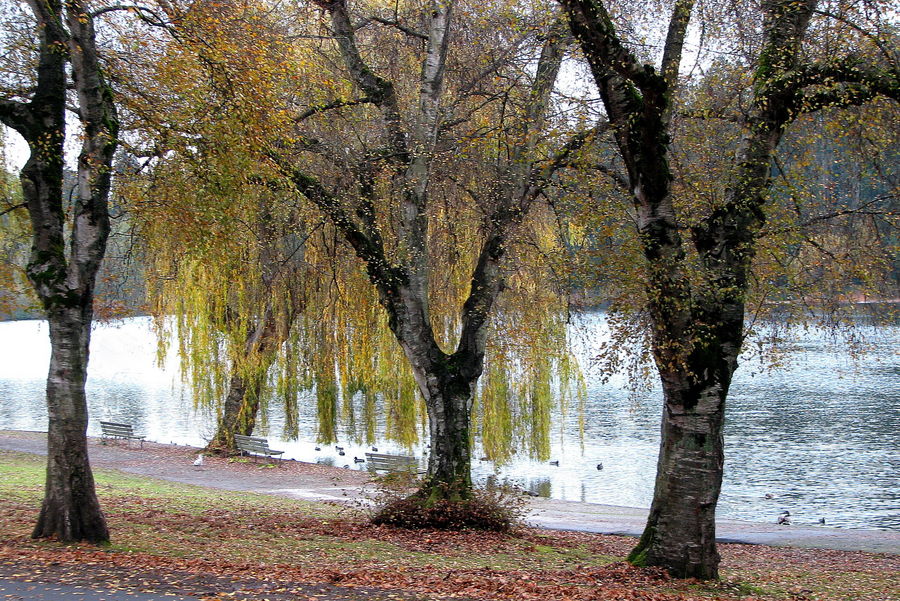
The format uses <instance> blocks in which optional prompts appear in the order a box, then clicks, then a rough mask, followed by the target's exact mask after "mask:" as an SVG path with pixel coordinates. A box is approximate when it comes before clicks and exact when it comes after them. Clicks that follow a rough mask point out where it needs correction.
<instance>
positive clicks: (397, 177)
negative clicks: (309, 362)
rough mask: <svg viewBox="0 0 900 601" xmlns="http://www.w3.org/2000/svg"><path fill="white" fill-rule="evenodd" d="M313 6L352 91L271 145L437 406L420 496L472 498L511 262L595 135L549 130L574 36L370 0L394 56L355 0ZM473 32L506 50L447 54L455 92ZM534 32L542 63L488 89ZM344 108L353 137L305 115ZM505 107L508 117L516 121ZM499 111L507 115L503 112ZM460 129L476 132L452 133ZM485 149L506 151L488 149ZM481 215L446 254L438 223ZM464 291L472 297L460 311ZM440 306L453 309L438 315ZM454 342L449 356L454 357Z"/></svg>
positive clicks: (450, 10) (439, 5) (448, 7)
mask: <svg viewBox="0 0 900 601" xmlns="http://www.w3.org/2000/svg"><path fill="white" fill-rule="evenodd" d="M315 4H316V5H317V6H318V7H320V8H321V9H322V11H324V13H325V14H326V15H327V17H328V25H329V28H330V34H331V36H333V38H334V42H335V44H336V46H337V52H338V55H337V60H338V61H340V64H341V66H342V67H343V69H342V71H343V72H342V74H341V77H342V78H346V80H348V81H347V83H348V85H347V86H346V87H345V90H346V91H345V92H344V96H342V97H339V98H336V99H333V100H331V101H329V102H324V103H322V104H321V105H317V106H312V107H310V108H308V109H307V110H306V111H305V112H304V113H302V114H301V115H300V116H299V117H298V119H297V122H298V123H299V125H300V127H298V128H297V129H298V131H296V132H291V134H290V135H284V136H283V140H284V141H283V142H282V143H281V144H279V145H273V148H272V149H271V150H270V152H269V154H270V157H271V158H272V159H273V161H274V162H275V163H276V164H278V165H279V166H280V167H281V168H282V170H283V171H284V172H285V174H286V175H287V176H288V177H289V178H290V180H291V181H292V183H293V184H294V186H295V187H296V189H297V190H298V192H300V193H301V194H302V195H303V196H304V197H305V198H307V199H308V200H309V201H310V202H311V203H312V204H313V205H315V206H316V207H318V208H319V210H320V211H321V212H322V213H323V214H324V215H325V216H327V217H328V219H329V220H330V221H331V223H332V224H333V226H334V228H336V230H337V231H338V232H339V233H340V234H341V236H342V237H343V238H344V240H346V242H347V243H348V244H349V245H350V246H351V247H352V248H353V251H354V252H355V254H356V256H357V257H358V258H359V259H360V260H361V261H362V262H363V264H364V265H365V269H366V273H367V276H368V279H369V282H370V284H371V286H372V287H373V288H374V289H375V290H376V291H377V294H378V301H379V303H380V304H381V306H382V307H383V309H384V311H385V313H386V314H387V321H388V326H389V328H390V330H391V332H392V333H393V335H394V337H395V338H396V340H397V342H398V343H399V345H400V347H401V349H402V351H403V354H404V355H405V358H406V360H407V361H408V364H409V366H410V367H411V369H412V373H413V375H414V377H415V381H416V383H417V385H418V390H419V393H420V394H421V396H422V397H423V399H424V403H425V407H426V410H427V415H428V426H429V433H430V442H431V453H430V456H429V462H428V472H427V476H426V480H425V483H424V484H423V486H422V488H421V489H420V490H419V491H418V493H417V494H416V497H417V498H419V499H420V500H421V502H422V503H423V505H425V506H430V505H432V504H434V503H436V502H439V501H444V500H449V501H465V500H466V499H468V498H469V497H470V495H471V489H472V481H471V475H470V467H471V449H470V440H471V438H472V431H471V429H470V428H471V411H472V404H473V400H474V397H475V394H476V386H477V383H478V381H479V377H480V376H481V375H482V373H483V371H484V369H485V353H486V345H487V341H488V334H489V329H490V327H489V320H490V318H491V315H492V314H494V313H495V311H496V310H497V304H498V297H499V296H500V292H501V290H502V289H503V288H504V286H505V284H506V283H507V282H509V281H510V279H511V278H509V277H508V275H509V274H508V273H507V271H506V269H507V268H506V266H505V261H506V259H507V256H508V251H509V249H510V248H511V247H513V246H514V244H515V240H516V238H517V236H518V235H519V234H518V232H519V230H520V228H523V223H524V222H526V218H527V216H528V215H529V212H530V211H531V210H532V208H533V206H534V205H535V204H536V200H537V199H538V198H539V197H540V195H541V194H542V193H543V192H544V191H546V190H547V189H548V187H549V186H550V183H549V182H550V176H551V175H552V174H553V172H554V171H555V170H556V169H557V168H558V167H559V166H560V165H561V164H562V158H561V157H562V156H564V155H567V154H568V153H569V152H571V151H572V150H573V149H574V148H576V147H577V146H579V145H580V144H583V142H584V140H583V138H577V139H575V140H573V141H571V142H569V143H566V142H565V141H564V140H563V141H561V142H560V141H558V137H557V136H551V135H549V126H548V120H547V116H548V113H549V107H550V97H551V92H552V91H553V86H554V83H555V81H556V76H557V73H558V71H559V67H560V63H561V61H562V56H563V53H564V50H565V48H566V46H567V45H568V38H569V36H568V35H567V34H566V32H565V31H564V29H563V28H562V27H561V26H560V24H559V22H558V21H557V22H556V24H555V25H552V24H551V25H549V26H548V25H547V24H545V23H536V24H533V25H532V24H527V23H526V22H525V20H524V19H519V18H517V17H515V16H513V17H512V18H510V17H509V15H514V11H511V12H509V13H504V12H503V11H498V13H497V14H500V15H504V14H505V15H507V16H505V17H503V18H504V19H505V25H506V27H508V28H510V29H511V30H512V32H509V31H506V30H504V29H503V28H502V27H501V28H497V29H488V28H484V29H477V27H476V25H475V23H476V22H475V21H473V20H472V19H473V17H474V16H475V14H476V13H477V11H474V10H472V7H469V6H466V5H461V4H457V3H455V2H452V1H449V2H448V1H435V2H430V3H429V4H428V7H427V9H426V10H425V11H423V12H422V13H418V12H413V11H408V12H405V13H402V14H401V13H398V12H394V14H393V15H390V14H388V15H385V14H383V13H384V12H386V11H383V12H382V13H379V12H378V9H377V8H375V7H373V9H374V10H373V12H374V14H375V16H373V17H372V18H370V19H366V20H364V21H363V23H372V24H377V25H380V26H384V27H387V28H390V29H388V31H389V32H391V34H390V35H394V34H395V32H399V33H397V34H396V35H399V36H401V37H400V41H396V39H394V40H392V41H390V42H384V41H381V40H379V38H377V37H376V38H375V39H376V42H375V43H376V44H377V43H378V42H379V41H380V42H381V43H382V44H385V43H386V44H389V46H388V47H389V48H390V49H391V52H390V54H388V55H387V56H384V55H382V56H378V54H377V52H376V51H375V50H374V49H373V48H374V45H373V47H368V46H361V42H360V40H361V39H362V38H361V32H360V30H361V27H360V26H359V25H355V24H354V23H353V22H352V20H351V14H350V9H349V7H348V3H347V2H345V1H344V0H336V1H318V2H316V3H315ZM406 8H407V7H405V6H404V9H406ZM457 11H459V12H460V13H461V14H459V15H457V14H456V13H457ZM468 11H471V12H468ZM464 15H465V18H466V20H465V21H463V23H465V25H462V24H460V25H458V26H456V27H455V25H454V23H455V22H456V21H455V19H457V18H459V19H460V20H461V21H462V19H463V16H464ZM494 18H498V17H496V15H494ZM410 23H413V24H417V25H415V26H410V25H409V24H410ZM420 27H421V30H419V28H420ZM466 27H473V28H476V31H477V33H476V32H468V34H471V35H472V36H473V38H475V37H476V36H477V35H478V33H480V34H481V35H484V36H486V37H488V38H489V39H491V40H496V41H497V42H498V43H499V44H501V46H500V47H499V48H498V49H497V50H496V54H495V56H494V57H492V58H493V59H494V62H493V63H491V64H488V65H478V67H476V69H475V70H473V69H472V67H471V66H468V65H467V66H465V67H464V66H462V65H457V64H453V63H452V62H451V63H450V64H453V66H454V67H456V69H457V70H456V72H452V71H451V73H452V77H453V80H452V83H453V84H454V87H453V89H452V92H450V91H448V86H447V80H448V60H449V59H448V57H450V56H453V55H452V54H451V46H452V40H453V39H454V37H455V36H458V37H459V38H461V37H462V36H463V35H464V33H463V32H464V31H466V29H465V28H466ZM517 29H518V31H517ZM537 31H539V32H540V35H541V37H542V39H543V40H544V41H543V43H542V44H541V47H540V50H539V51H538V54H539V57H538V59H537V61H536V63H534V64H535V65H536V66H535V68H534V71H531V72H529V70H528V69H521V70H519V71H517V72H516V73H515V75H514V76H510V79H511V80H513V84H511V85H509V87H508V89H507V90H505V91H504V90H502V88H501V86H492V85H491V84H493V83H496V82H498V81H503V77H501V76H500V75H498V73H499V72H500V71H501V69H502V68H503V67H504V66H509V65H510V62H509V61H510V59H511V57H512V56H514V54H515V53H516V52H517V51H519V48H520V47H522V46H524V42H526V41H528V42H530V44H529V45H531V44H533V43H534V42H535V41H536V36H535V35H534V33H535V32H537ZM518 32H521V37H520V38H519V39H517V33H518ZM373 35H375V34H373ZM477 43H480V41H479V42H476V44H477ZM532 47H533V46H532ZM373 54H374V56H373ZM376 56H377V57H378V58H379V59H381V60H380V61H379V62H380V65H382V66H381V68H379V69H376V67H374V66H373V64H374V62H375V61H376V59H375V57H376ZM329 59H330V60H334V59H331V58H330V57H329ZM410 64H412V65H416V66H418V68H419V69H418V73H419V75H418V79H417V80H412V81H411V80H410V79H404V75H405V74H406V73H407V72H408V71H406V68H407V66H408V65H410ZM513 70H514V69H513ZM518 81H523V83H522V84H519V83H518ZM347 107H353V108H354V109H356V112H355V113H354V115H356V116H357V117H358V118H359V119H360V120H361V123H354V124H353V126H352V127H353V129H351V131H350V132H349V134H350V135H348V136H346V137H344V138H343V139H339V140H334V139H329V140H327V141H323V140H322V139H320V138H317V137H314V136H313V135H311V132H314V131H316V128H318V131H320V132H323V131H325V130H327V126H326V125H323V124H321V123H318V124H316V125H315V126H313V125H310V123H311V122H313V121H314V119H313V117H315V116H318V115H323V114H329V115H333V114H340V115H342V118H344V119H347V117H346V116H344V113H339V112H338V111H340V110H341V109H345V108H347ZM495 107H496V108H495ZM504 110H508V111H509V113H507V114H506V115H505V116H504V113H503V111H504ZM492 111H496V112H492ZM498 115H499V116H500V119H501V120H499V121H497V122H492V121H491V119H493V118H495V117H497V116H498ZM482 124H484V129H483V130H482V131H481V133H479V128H480V127H481V126H482ZM462 125H465V126H468V127H469V129H468V131H463V132H457V131H454V129H455V128H459V127H460V126H462ZM484 130H487V131H490V132H494V133H493V136H494V137H490V136H487V135H485V134H484V133H483V131H484ZM496 132H499V133H496ZM332 135H333V134H332ZM542 136H543V137H542ZM354 137H355V141H354ZM473 139H475V140H476V142H473V141H472V140H473ZM288 140H293V141H294V143H293V144H290V143H288V142H287V141H288ZM554 143H556V144H557V146H556V147H555V148H553V144H554ZM339 144H341V145H343V149H342V148H341V146H339ZM485 147H488V148H495V149H496V151H494V153H493V155H490V154H489V153H486V152H485ZM291 149H293V150H294V151H295V154H294V155H293V156H291V154H289V150H291ZM467 153H472V156H473V157H474V161H481V160H483V159H484V158H486V154H487V155H488V156H490V158H489V160H488V161H487V162H486V164H485V163H481V168H480V169H479V170H478V171H475V172H472V174H471V177H472V179H473V180H474V185H473V186H472V187H467V183H468V182H466V181H465V180H466V179H467V174H465V173H464V172H462V171H458V169H460V164H461V163H462V162H464V161H465V160H469V159H470V157H469V156H467ZM346 155H349V156H346ZM345 157H346V158H345ZM454 177H456V181H454ZM466 196H468V197H469V198H470V199H471V202H470V203H469V204H468V205H467V204H466V203H464V202H462V201H463V198H464V197H466ZM435 197H437V198H443V199H444V201H445V202H447V203H448V206H449V207H450V210H449V211H446V212H444V211H442V207H441V203H440V202H434V201H433V198H435ZM451 199H452V201H451ZM450 202H452V203H453V204H450ZM472 217H474V219H476V220H477V221H476V223H477V225H476V226H475V227H474V228H470V232H469V234H470V235H471V238H470V239H469V240H468V241H467V244H469V245H471V246H469V248H474V252H472V253H469V252H467V251H468V248H466V246H465V245H464V244H461V243H460V242H457V243H456V245H454V246H453V247H452V248H450V252H455V253H457V254H456V258H455V259H451V260H448V259H447V256H448V255H447V254H446V251H447V248H446V247H442V246H441V244H440V242H441V235H440V234H438V232H441V231H446V230H447V228H452V227H462V225H461V224H468V223H469V221H468V220H469V219H471V218H472ZM457 223H458V224H460V225H457ZM463 253H465V254H463ZM460 257H462V260H461V259H460ZM469 257H471V258H469ZM447 272H449V273H450V274H454V273H462V274H465V275H464V276H463V277H462V278H461V280H462V282H457V281H456V280H455V279H454V278H446V279H447V280H452V283H451V284H450V285H449V288H451V289H452V288H453V287H454V286H456V287H457V290H450V291H448V289H446V288H442V287H440V286H442V284H444V283H446V282H445V278H443V277H442V276H445V275H447ZM436 290H439V291H440V293H436ZM456 299H461V300H460V302H459V304H458V305H457V304H455V301H456ZM438 303H440V304H441V307H446V308H447V310H448V313H447V314H444V315H439V314H437V312H436V311H435V306H436V304H438ZM460 305H461V306H460ZM447 347H450V348H452V350H449V351H445V350H444V348H447Z"/></svg>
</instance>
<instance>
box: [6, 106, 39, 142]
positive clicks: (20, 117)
mask: <svg viewBox="0 0 900 601" xmlns="http://www.w3.org/2000/svg"><path fill="white" fill-rule="evenodd" d="M33 120H34V116H33V115H32V114H31V111H30V110H29V108H28V105H27V104H25V103H24V102H19V101H17V100H0V123H3V125H5V126H7V127H9V128H12V129H14V130H16V131H17V132H19V133H20V134H22V135H23V136H24V135H25V132H26V131H27V130H28V129H29V128H30V127H31V123H32V121H33ZM26 139H27V138H26Z"/></svg>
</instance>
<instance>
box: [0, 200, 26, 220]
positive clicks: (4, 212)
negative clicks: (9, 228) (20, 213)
mask: <svg viewBox="0 0 900 601" xmlns="http://www.w3.org/2000/svg"><path fill="white" fill-rule="evenodd" d="M25 208H28V205H26V204H25V203H24V202H22V203H19V204H17V205H13V206H11V207H7V208H5V209H3V210H2V211H0V217H3V216H4V215H6V214H7V213H12V212H13V211H15V210H16V209H25Z"/></svg>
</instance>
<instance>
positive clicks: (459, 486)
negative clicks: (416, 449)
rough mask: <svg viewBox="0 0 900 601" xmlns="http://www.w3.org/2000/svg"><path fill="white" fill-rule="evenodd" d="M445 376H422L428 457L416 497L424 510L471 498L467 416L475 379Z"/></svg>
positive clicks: (470, 456)
mask: <svg viewBox="0 0 900 601" xmlns="http://www.w3.org/2000/svg"><path fill="white" fill-rule="evenodd" d="M452 361H453V358H451V359H450V362H452ZM451 364H452V363H451ZM436 372H438V373H436ZM439 372H443V373H439ZM448 372H450V370H449V369H445V370H441V369H437V370H433V371H432V373H430V374H427V375H426V376H425V381H426V382H427V385H426V386H427V392H426V395H425V406H426V408H427V410H428V427H429V434H430V438H429V440H430V442H431V453H430V454H429V456H428V473H427V477H426V479H425V483H424V484H423V486H422V488H421V489H420V490H419V491H418V493H417V495H418V496H420V497H422V498H424V499H426V506H427V505H430V504H433V503H434V502H436V501H440V500H449V501H462V500H466V499H468V498H470V497H471V495H472V470H471V467H472V454H471V449H470V444H469V441H470V437H469V423H470V422H469V414H470V411H471V409H472V398H473V395H474V391H475V385H476V383H477V382H478V376H477V375H476V376H474V377H471V376H469V377H467V376H466V375H463V374H459V373H457V374H452V373H448ZM479 373H480V370H479ZM417 379H419V378H418V377H417Z"/></svg>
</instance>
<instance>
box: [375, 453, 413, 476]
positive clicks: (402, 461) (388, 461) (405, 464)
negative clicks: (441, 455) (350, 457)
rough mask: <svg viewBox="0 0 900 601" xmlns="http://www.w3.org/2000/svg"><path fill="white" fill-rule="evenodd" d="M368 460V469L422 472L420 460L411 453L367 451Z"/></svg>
mask: <svg viewBox="0 0 900 601" xmlns="http://www.w3.org/2000/svg"><path fill="white" fill-rule="evenodd" d="M366 462H367V467H368V469H370V470H373V471H374V470H382V471H386V472H412V473H420V470H419V462H418V461H416V458H415V457H411V456H409V455H389V454H387V453H366Z"/></svg>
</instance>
